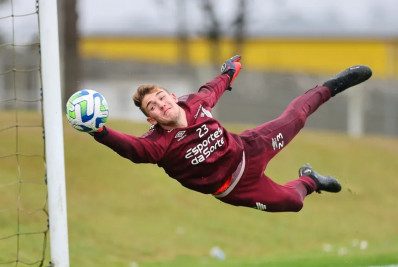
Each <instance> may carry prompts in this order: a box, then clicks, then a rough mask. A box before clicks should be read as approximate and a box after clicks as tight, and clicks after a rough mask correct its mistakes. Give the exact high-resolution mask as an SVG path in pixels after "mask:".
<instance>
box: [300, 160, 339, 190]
mask: <svg viewBox="0 0 398 267" xmlns="http://www.w3.org/2000/svg"><path fill="white" fill-rule="evenodd" d="M299 175H300V177H301V176H307V177H309V178H311V179H312V180H314V182H315V183H316V188H317V189H316V190H315V191H316V192H317V193H321V191H326V192H332V193H337V192H340V191H341V185H340V183H339V182H338V181H337V180H336V179H335V178H333V177H332V176H326V175H321V174H319V173H317V172H316V171H314V170H313V169H312V168H311V166H310V165H309V164H308V163H307V164H306V165H304V166H303V167H301V168H300V170H299Z"/></svg>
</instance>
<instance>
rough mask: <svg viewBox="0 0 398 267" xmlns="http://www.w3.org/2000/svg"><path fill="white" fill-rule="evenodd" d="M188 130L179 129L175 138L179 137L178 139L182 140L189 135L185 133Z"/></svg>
mask: <svg viewBox="0 0 398 267" xmlns="http://www.w3.org/2000/svg"><path fill="white" fill-rule="evenodd" d="M185 132H186V131H179V132H178V133H176V135H175V136H174V138H175V139H178V140H177V141H178V142H180V141H181V140H182V139H184V138H185V137H186V136H187V135H186V134H185Z"/></svg>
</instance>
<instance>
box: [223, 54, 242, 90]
mask: <svg viewBox="0 0 398 267" xmlns="http://www.w3.org/2000/svg"><path fill="white" fill-rule="evenodd" d="M241 58H242V56H240V55H236V56H233V57H231V58H230V59H228V60H227V61H225V62H224V64H222V66H221V74H226V75H228V76H229V88H228V90H231V89H232V87H231V86H232V83H233V82H234V80H235V78H236V76H238V74H239V72H240V69H241V68H242V64H241V63H240V62H239V61H240V60H241Z"/></svg>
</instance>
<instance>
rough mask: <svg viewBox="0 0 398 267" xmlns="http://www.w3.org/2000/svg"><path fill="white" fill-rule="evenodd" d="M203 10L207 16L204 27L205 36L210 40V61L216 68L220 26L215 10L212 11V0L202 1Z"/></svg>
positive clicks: (218, 60) (218, 62) (218, 53)
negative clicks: (206, 25) (206, 22)
mask: <svg viewBox="0 0 398 267" xmlns="http://www.w3.org/2000/svg"><path fill="white" fill-rule="evenodd" d="M202 5H203V10H204V13H205V15H206V16H207V21H208V22H209V25H208V27H207V29H206V32H205V34H206V36H207V39H208V40H209V42H210V63H211V64H212V65H213V66H214V68H218V65H219V64H220V58H219V55H220V38H221V28H220V23H219V22H218V19H217V15H216V12H215V11H214V5H213V1H212V0H204V1H202Z"/></svg>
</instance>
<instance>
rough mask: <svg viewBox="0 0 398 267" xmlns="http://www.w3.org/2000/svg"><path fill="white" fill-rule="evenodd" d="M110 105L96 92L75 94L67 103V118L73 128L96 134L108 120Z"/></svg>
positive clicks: (88, 91)
mask: <svg viewBox="0 0 398 267" xmlns="http://www.w3.org/2000/svg"><path fill="white" fill-rule="evenodd" d="M108 114H109V111H108V103H107V102H106V100H105V98H104V97H103V96H102V95H101V94H100V93H98V92H96V91H94V90H89V89H84V90H81V91H78V92H76V93H74V94H73V95H72V96H71V97H70V98H69V100H68V102H67V103H66V118H67V119H68V122H69V123H70V124H71V125H72V127H73V128H75V129H77V130H79V131H81V132H87V133H89V132H95V131H97V130H98V129H100V128H101V127H102V126H104V125H105V122H106V121H107V119H108Z"/></svg>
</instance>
